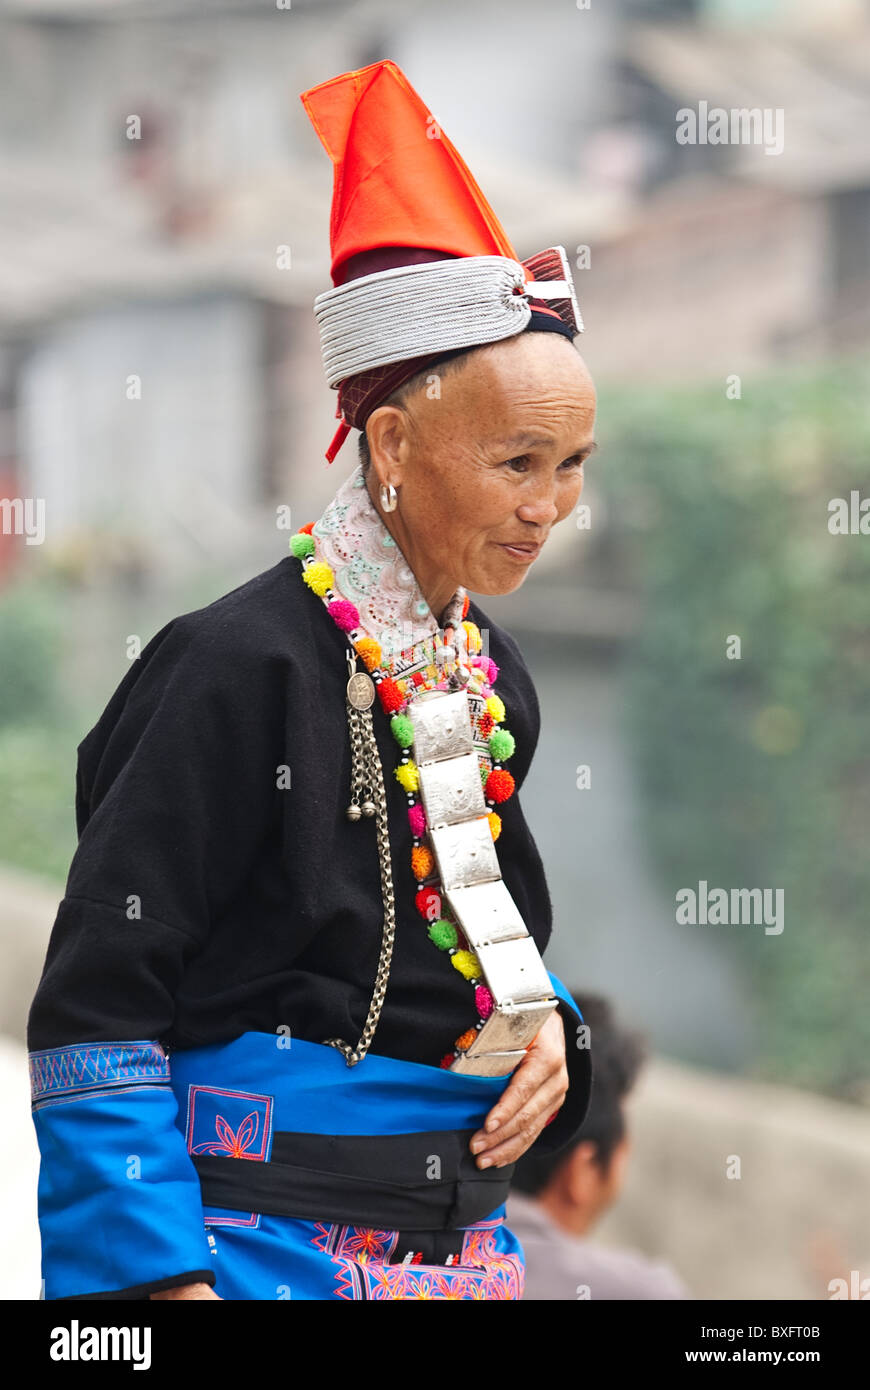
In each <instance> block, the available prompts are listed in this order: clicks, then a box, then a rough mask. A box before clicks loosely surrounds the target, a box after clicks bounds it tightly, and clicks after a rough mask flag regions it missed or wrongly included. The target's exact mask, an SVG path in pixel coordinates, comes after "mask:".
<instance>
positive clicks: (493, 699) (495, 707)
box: [486, 695, 505, 724]
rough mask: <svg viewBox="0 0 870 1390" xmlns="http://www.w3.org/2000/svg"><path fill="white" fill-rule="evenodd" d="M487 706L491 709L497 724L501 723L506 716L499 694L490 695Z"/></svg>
mask: <svg viewBox="0 0 870 1390" xmlns="http://www.w3.org/2000/svg"><path fill="white" fill-rule="evenodd" d="M486 708H487V709H488V710H489V712H490V714H491V715H492V717H493V719H494V720H495V722H496V724H500V723H501V721H502V720H503V719H504V716H505V707H504V704H503V702H502V701H501V700H500V699H499V698H498V696H497V695H490V697H489V699H488V700H487V702H486Z"/></svg>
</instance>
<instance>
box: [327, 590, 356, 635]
mask: <svg viewBox="0 0 870 1390" xmlns="http://www.w3.org/2000/svg"><path fill="white" fill-rule="evenodd" d="M327 609H328V612H329V616H330V617H331V618H332V620H333V622H334V623H335V625H336V627H340V628H341V630H342V632H353V631H354V629H355V628H358V627H359V610H358V609H357V607H356V605H355V604H353V603H350V602H349V600H348V599H346V598H334V599H333V600H332V602H331V603H329V604H327Z"/></svg>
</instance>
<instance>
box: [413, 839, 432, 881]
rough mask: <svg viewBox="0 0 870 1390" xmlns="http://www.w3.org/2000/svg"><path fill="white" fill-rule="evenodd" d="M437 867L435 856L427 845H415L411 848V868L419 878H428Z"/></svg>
mask: <svg viewBox="0 0 870 1390" xmlns="http://www.w3.org/2000/svg"><path fill="white" fill-rule="evenodd" d="M434 867H435V856H434V855H433V853H432V851H431V849H427V848H426V846H425V845H415V846H414V848H413V849H412V850H411V870H412V872H413V874H414V877H415V878H416V879H417V880H418V882H419V881H420V880H421V879H424V878H428V877H429V875H430V874H431V872H432V870H433V869H434Z"/></svg>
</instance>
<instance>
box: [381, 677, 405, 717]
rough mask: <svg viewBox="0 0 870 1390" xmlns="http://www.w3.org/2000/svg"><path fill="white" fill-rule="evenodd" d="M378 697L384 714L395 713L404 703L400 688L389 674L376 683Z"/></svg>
mask: <svg viewBox="0 0 870 1390" xmlns="http://www.w3.org/2000/svg"><path fill="white" fill-rule="evenodd" d="M378 699H379V700H380V702H381V705H382V707H383V710H384V713H385V714H395V713H396V711H397V710H400V709H401V708H402V705H403V704H404V703H405V699H404V696H403V695H402V692H401V690H400V689H399V687H398V686H397V685H396V682H395V681H394V680H393V679H392V677H391V676H386V677H385V678H384V679H383V680H382V681H380V682H379V684H378Z"/></svg>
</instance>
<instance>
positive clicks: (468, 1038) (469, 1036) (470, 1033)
mask: <svg viewBox="0 0 870 1390" xmlns="http://www.w3.org/2000/svg"><path fill="white" fill-rule="evenodd" d="M476 1037H477V1029H476V1028H469V1029H468V1030H467V1031H466V1032H464V1033H463V1034H462V1036H461V1037H460V1038H457V1039H456V1042H455V1043H454V1044H453V1046H454V1047H455V1048H456V1050H457V1052H467V1051H468V1049H469V1048H470V1047H471V1044H472V1043H473V1042H474V1039H475V1038H476Z"/></svg>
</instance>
